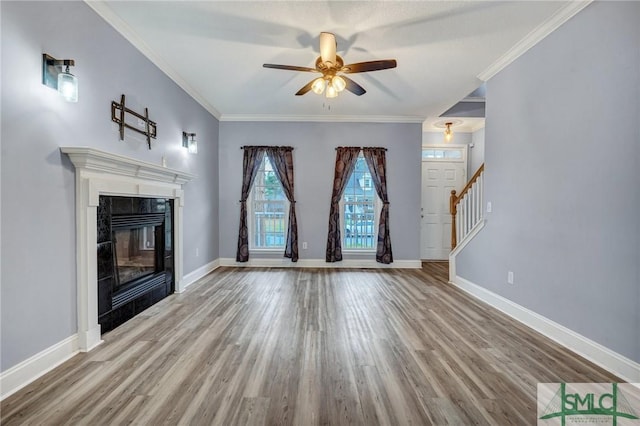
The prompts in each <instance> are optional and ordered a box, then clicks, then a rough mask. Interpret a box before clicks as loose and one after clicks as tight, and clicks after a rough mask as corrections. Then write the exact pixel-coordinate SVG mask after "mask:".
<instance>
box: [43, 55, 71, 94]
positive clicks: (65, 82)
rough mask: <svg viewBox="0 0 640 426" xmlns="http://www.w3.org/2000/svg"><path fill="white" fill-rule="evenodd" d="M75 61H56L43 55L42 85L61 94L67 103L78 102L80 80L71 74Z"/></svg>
mask: <svg viewBox="0 0 640 426" xmlns="http://www.w3.org/2000/svg"><path fill="white" fill-rule="evenodd" d="M73 66H75V61H74V60H73V59H56V58H54V57H52V56H49V55H47V54H46V53H43V54H42V84H44V85H45V86H48V87H51V88H52V89H55V90H57V91H58V93H60V95H61V96H62V97H63V98H64V99H65V100H66V101H67V102H78V78H77V77H76V76H75V75H73V74H71V73H70V72H69V67H73Z"/></svg>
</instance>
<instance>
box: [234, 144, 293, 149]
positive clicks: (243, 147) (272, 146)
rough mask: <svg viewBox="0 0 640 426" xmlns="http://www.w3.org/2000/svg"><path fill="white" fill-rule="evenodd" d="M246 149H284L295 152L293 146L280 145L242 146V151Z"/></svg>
mask: <svg viewBox="0 0 640 426" xmlns="http://www.w3.org/2000/svg"><path fill="white" fill-rule="evenodd" d="M245 148H283V149H290V150H293V147H292V146H280V145H244V146H241V147H240V149H245Z"/></svg>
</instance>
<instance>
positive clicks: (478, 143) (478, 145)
mask: <svg viewBox="0 0 640 426" xmlns="http://www.w3.org/2000/svg"><path fill="white" fill-rule="evenodd" d="M471 143H472V144H473V146H470V147H469V148H470V149H469V171H470V174H469V177H471V176H473V174H474V173H475V172H476V170H478V169H479V168H480V166H481V165H482V163H484V128H482V129H479V130H476V131H475V132H473V133H472V134H471Z"/></svg>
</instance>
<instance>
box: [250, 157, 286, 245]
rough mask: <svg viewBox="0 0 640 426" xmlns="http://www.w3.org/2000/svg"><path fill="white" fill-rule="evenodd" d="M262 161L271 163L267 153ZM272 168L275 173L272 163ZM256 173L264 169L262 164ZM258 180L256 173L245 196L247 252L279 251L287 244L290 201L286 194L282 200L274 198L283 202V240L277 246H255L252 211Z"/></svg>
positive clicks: (262, 171)
mask: <svg viewBox="0 0 640 426" xmlns="http://www.w3.org/2000/svg"><path fill="white" fill-rule="evenodd" d="M262 161H263V162H265V161H269V163H271V160H270V159H269V158H268V155H267V154H266V153H265V154H264V157H263V159H262ZM271 167H272V170H273V171H274V173H275V169H274V168H273V165H272V166H271ZM257 173H264V169H263V168H262V165H261V166H260V168H259V169H258V171H257ZM276 179H277V181H278V185H280V188H282V183H281V182H280V179H278V177H277V175H276ZM257 180H258V176H257V175H256V178H255V180H254V181H253V185H251V190H250V191H249V196H248V197H247V229H248V231H249V252H250V253H252V252H255V253H276V252H277V253H280V252H282V251H283V250H285V249H286V246H287V232H288V229H289V206H290V204H291V203H290V202H289V200H288V199H287V197H286V195H285V196H284V199H283V200H275V201H277V202H281V201H282V203H283V215H284V225H283V226H284V242H283V244H282V245H281V246H277V247H256V246H255V231H256V230H255V211H254V201H256V200H255V191H256V188H258V186H257V185H256V181H257ZM282 191H283V193H284V188H282Z"/></svg>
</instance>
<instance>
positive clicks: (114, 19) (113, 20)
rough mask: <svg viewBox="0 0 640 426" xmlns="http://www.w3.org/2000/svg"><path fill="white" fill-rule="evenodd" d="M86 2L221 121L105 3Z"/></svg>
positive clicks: (207, 104) (207, 103) (205, 102)
mask: <svg viewBox="0 0 640 426" xmlns="http://www.w3.org/2000/svg"><path fill="white" fill-rule="evenodd" d="M84 2H85V4H86V5H87V6H89V7H90V8H91V9H93V11H94V12H96V13H97V14H98V15H99V16H100V17H101V18H102V19H104V20H105V21H106V22H107V23H108V24H109V25H111V26H112V27H113V28H114V29H115V30H116V31H118V32H119V33H120V34H121V35H122V36H123V37H124V38H125V39H126V40H127V41H129V42H130V43H131V44H132V45H133V46H134V47H135V48H136V49H138V50H139V51H140V53H142V54H143V55H144V56H146V57H147V59H149V60H150V61H151V62H152V63H153V64H154V65H155V66H157V67H158V68H159V69H160V70H161V71H162V72H163V73H165V74H166V75H167V77H169V78H170V79H171V80H173V82H175V83H176V84H177V85H178V86H179V87H180V88H181V89H182V90H184V91H185V92H186V93H187V94H188V95H189V96H191V97H192V98H193V99H194V100H195V101H196V102H197V103H199V104H200V105H202V107H203V108H204V109H206V110H207V111H208V112H209V113H210V114H211V115H213V116H214V117H215V118H217V119H218V120H219V119H220V116H221V114H220V112H219V111H218V110H217V109H215V107H214V106H213V105H211V104H210V103H209V102H207V100H206V99H205V98H203V97H202V96H200V94H199V93H198V91H197V90H195V89H194V88H193V87H191V85H190V84H189V83H187V82H186V81H185V80H184V79H183V78H182V77H181V76H180V74H178V72H177V71H176V70H174V69H173V68H172V67H171V66H170V65H169V64H168V63H167V62H166V61H165V60H164V59H162V57H161V56H160V55H158V54H157V53H156V52H154V51H153V49H151V47H149V45H148V44H147V43H145V42H144V41H143V40H142V38H140V36H139V35H138V33H137V32H136V31H135V30H134V29H133V28H131V26H129V25H128V24H127V23H126V22H124V21H123V20H122V19H121V18H120V17H119V16H118V15H117V14H116V13H115V12H114V11H113V10H112V9H111V8H110V7H109V6H108V5H107V4H106V3H105V2H104V1H93V0H84Z"/></svg>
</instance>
